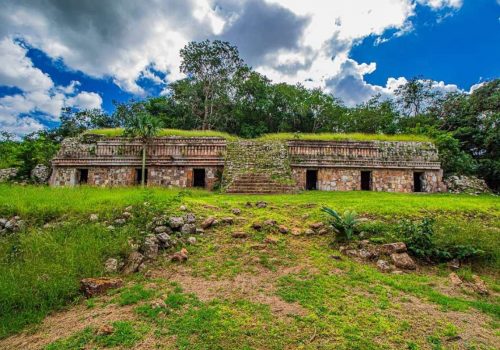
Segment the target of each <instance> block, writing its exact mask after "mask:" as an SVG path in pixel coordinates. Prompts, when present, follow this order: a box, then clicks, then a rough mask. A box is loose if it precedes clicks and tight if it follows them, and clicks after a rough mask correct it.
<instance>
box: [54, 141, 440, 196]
mask: <svg viewBox="0 0 500 350" xmlns="http://www.w3.org/2000/svg"><path fill="white" fill-rule="evenodd" d="M142 147H143V144H142V142H141V141H140V140H138V139H130V138H124V137H102V136H96V135H86V136H82V137H79V138H70V139H66V140H64V142H63V143H62V146H61V149H60V151H59V152H58V154H57V155H56V157H55V158H54V159H53V161H52V167H53V171H52V175H51V178H50V184H51V185H52V186H75V185H82V184H88V185H92V186H133V185H137V184H140V183H141V150H142ZM146 154H147V158H146V159H147V161H146V177H145V182H146V183H147V185H148V186H164V187H203V188H207V189H213V188H214V187H220V188H221V189H222V190H223V191H226V192H229V193H276V192H294V191H298V190H325V191H349V190H367V191H388V192H439V191H442V190H443V184H442V170H441V167H440V163H439V159H438V153H437V150H436V148H435V146H434V145H433V144H432V143H428V142H403V141H301V140H290V141H227V140H226V139H224V138H215V137H190V138H184V137H158V138H154V139H152V140H151V141H150V142H149V143H148V145H147V153H146Z"/></svg>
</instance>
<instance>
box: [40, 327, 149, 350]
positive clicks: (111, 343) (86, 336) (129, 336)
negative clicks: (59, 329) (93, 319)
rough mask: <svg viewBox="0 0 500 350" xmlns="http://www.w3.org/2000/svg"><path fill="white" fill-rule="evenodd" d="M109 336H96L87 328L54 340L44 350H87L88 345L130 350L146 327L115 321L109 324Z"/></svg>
mask: <svg viewBox="0 0 500 350" xmlns="http://www.w3.org/2000/svg"><path fill="white" fill-rule="evenodd" d="M111 326H112V327H113V332H112V333H111V334H97V331H96V330H94V329H92V328H90V327H87V328H85V329H84V330H83V331H80V332H77V333H76V334H74V335H72V336H70V337H68V338H64V339H59V340H56V341H55V342H53V343H50V344H49V345H47V346H46V347H45V350H79V349H81V350H83V349H89V346H90V345H93V346H98V347H99V348H101V347H104V348H116V347H120V348H131V347H133V346H134V345H135V344H136V343H137V342H138V341H139V340H141V339H142V338H143V336H144V334H145V333H146V332H147V331H148V327H147V326H145V325H143V324H133V323H132V322H130V321H116V322H113V323H112V324H111Z"/></svg>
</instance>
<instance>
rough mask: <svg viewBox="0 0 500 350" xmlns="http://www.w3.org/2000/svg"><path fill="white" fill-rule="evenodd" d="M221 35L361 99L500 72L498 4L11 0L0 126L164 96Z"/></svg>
mask: <svg viewBox="0 0 500 350" xmlns="http://www.w3.org/2000/svg"><path fill="white" fill-rule="evenodd" d="M206 38H210V39H222V40H228V41H230V42H231V43H233V44H235V45H237V46H238V47H239V49H240V54H241V56H242V58H243V59H244V60H245V61H246V62H247V63H248V64H250V65H251V66H252V67H254V69H256V70H257V71H259V72H261V73H263V74H266V75H267V76H268V77H270V78H271V79H272V80H273V81H276V82H288V83H292V84H294V83H301V84H304V85H305V86H307V87H310V88H313V87H321V88H322V89H324V90H325V91H326V92H328V93H331V94H333V95H335V96H336V97H339V98H341V99H342V100H343V101H344V102H345V103H346V104H347V105H355V104H357V103H361V102H364V101H366V100H367V99H369V98H370V97H371V96H373V95H374V94H381V95H382V96H384V97H388V98H389V97H391V96H392V93H393V91H394V89H395V88H397V86H399V85H400V84H402V83H404V82H405V81H406V79H409V78H412V77H415V76H422V77H424V78H430V79H432V80H434V81H435V88H436V89H442V90H444V91H457V90H463V91H466V92H467V91H469V90H470V88H471V86H473V85H475V84H478V83H481V82H483V81H486V80H491V79H494V78H498V77H499V76H500V64H499V62H500V0H345V1H344V0H340V1H334V2H327V1H323V0H309V1H307V2H304V1H296V0H244V1H235V0H197V1H194V0H186V1H177V0H167V1H162V2H160V3H155V5H154V6H153V5H152V3H151V2H150V1H143V2H136V1H133V0H123V1H120V2H116V1H112V0H99V1H98V0H86V1H58V0H44V1H39V2H35V3H33V2H30V1H28V0H18V1H14V0H6V1H4V2H2V3H1V4H0V129H3V130H7V131H10V132H13V133H15V134H17V135H23V134H25V133H28V132H31V131H35V130H39V129H41V128H44V127H51V126H54V125H57V123H58V117H59V111H60V109H61V108H62V107H65V106H71V107H75V108H80V109H84V108H102V109H104V110H105V111H107V112H112V111H113V100H116V101H119V102H122V101H127V100H130V99H142V98H146V97H148V96H158V95H161V94H165V93H167V92H168V83H169V82H170V81H173V80H175V79H179V78H182V75H181V74H180V72H179V64H180V58H179V55H178V52H179V50H180V48H182V47H183V46H184V45H185V44H186V43H187V42H189V41H191V40H203V39H206Z"/></svg>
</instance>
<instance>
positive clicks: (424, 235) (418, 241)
mask: <svg viewBox="0 0 500 350" xmlns="http://www.w3.org/2000/svg"><path fill="white" fill-rule="evenodd" d="M434 224H435V220H434V219H431V218H423V219H422V221H421V222H412V221H410V220H408V219H404V220H402V221H401V222H400V224H399V226H398V230H399V232H400V234H401V235H402V236H403V238H404V241H405V243H406V245H407V247H408V250H409V251H411V252H412V253H413V254H414V255H416V256H418V257H420V258H423V259H433V260H437V261H442V260H450V259H459V260H465V259H470V258H475V257H478V256H480V255H482V254H484V251H483V250H481V249H478V248H475V247H473V246H471V245H460V244H458V245H450V244H448V245H446V246H437V245H436V243H435V240H434V235H435V233H434Z"/></svg>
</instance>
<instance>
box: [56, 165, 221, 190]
mask: <svg viewBox="0 0 500 350" xmlns="http://www.w3.org/2000/svg"><path fill="white" fill-rule="evenodd" d="M198 168H200V169H205V184H206V188H207V189H212V188H213V187H214V185H215V183H216V182H217V171H218V169H219V168H218V167H198ZM86 169H88V182H87V184H88V185H90V186H102V187H112V186H133V185H136V183H137V180H136V169H138V168H135V167H89V168H86ZM220 170H221V169H220ZM147 171H148V177H147V179H148V180H147V185H148V186H160V187H191V186H192V185H193V168H192V167H185V166H168V167H159V166H158V167H148V168H147ZM50 183H51V184H52V185H53V186H75V185H77V184H78V183H79V178H78V168H73V167H58V168H55V169H54V172H53V174H52V178H51V180H50Z"/></svg>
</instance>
